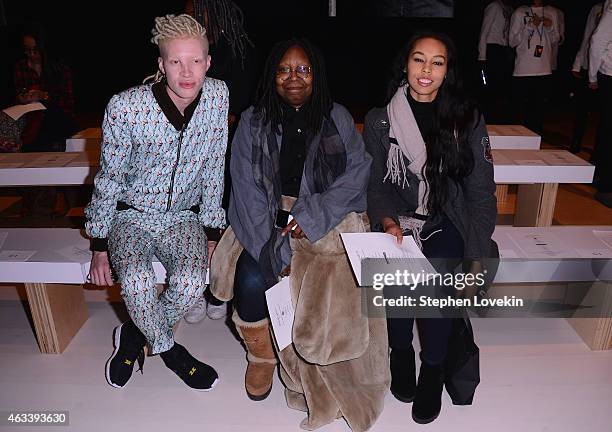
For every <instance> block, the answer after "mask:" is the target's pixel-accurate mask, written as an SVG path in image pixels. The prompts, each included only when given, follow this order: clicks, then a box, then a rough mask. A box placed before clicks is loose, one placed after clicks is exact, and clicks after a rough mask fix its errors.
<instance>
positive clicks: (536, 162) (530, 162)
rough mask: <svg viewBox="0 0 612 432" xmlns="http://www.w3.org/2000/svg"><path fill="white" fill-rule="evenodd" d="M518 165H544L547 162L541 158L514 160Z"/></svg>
mask: <svg viewBox="0 0 612 432" xmlns="http://www.w3.org/2000/svg"><path fill="white" fill-rule="evenodd" d="M514 163H515V164H516V165H537V166H544V165H546V162H544V161H543V160H541V159H517V160H515V161H514Z"/></svg>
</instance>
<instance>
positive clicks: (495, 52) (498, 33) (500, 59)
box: [478, 0, 514, 124]
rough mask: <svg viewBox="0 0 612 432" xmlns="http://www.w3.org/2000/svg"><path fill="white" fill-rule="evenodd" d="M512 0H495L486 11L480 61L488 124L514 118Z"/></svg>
mask: <svg viewBox="0 0 612 432" xmlns="http://www.w3.org/2000/svg"><path fill="white" fill-rule="evenodd" d="M512 11H513V8H512V4H511V1H510V0H494V1H492V2H491V3H489V5H488V6H487V7H486V8H485V11H484V18H483V20H482V27H481V29H480V42H479V44H478V61H479V62H481V67H482V69H481V70H482V71H483V73H484V79H485V81H486V88H487V92H486V100H487V104H486V116H487V122H488V123H494V124H495V123H506V122H508V121H509V117H510V112H509V111H510V107H509V102H510V101H509V100H510V90H509V87H508V82H509V81H510V78H511V77H512V67H513V65H514V50H513V49H512V48H510V45H509V43H508V36H509V33H510V17H511V16H512Z"/></svg>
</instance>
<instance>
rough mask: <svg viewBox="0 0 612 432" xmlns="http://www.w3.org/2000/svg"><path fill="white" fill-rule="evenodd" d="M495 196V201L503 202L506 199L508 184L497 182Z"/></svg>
mask: <svg viewBox="0 0 612 432" xmlns="http://www.w3.org/2000/svg"><path fill="white" fill-rule="evenodd" d="M495 197H496V198H497V202H500V203H505V202H506V201H508V185H507V184H498V185H496V186H495Z"/></svg>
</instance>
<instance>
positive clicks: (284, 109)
mask: <svg viewBox="0 0 612 432" xmlns="http://www.w3.org/2000/svg"><path fill="white" fill-rule="evenodd" d="M369 167H370V157H369V156H368V155H367V154H366V153H365V150H364V146H363V141H362V139H361V136H360V135H359V133H357V131H356V129H355V125H354V122H353V119H352V117H351V115H350V114H349V113H348V111H347V110H346V109H345V108H344V107H342V106H341V105H338V104H336V103H334V102H333V101H332V99H331V96H330V93H329V90H328V87H327V78H326V72H325V68H324V65H323V58H322V56H321V54H320V52H319V51H318V50H317V49H316V48H315V47H313V46H312V45H311V44H310V43H309V42H308V41H306V40H304V39H291V40H287V41H284V42H281V43H278V44H277V45H276V46H275V47H274V48H273V49H272V52H271V53H270V55H269V57H268V59H267V61H266V64H265V68H264V74H263V76H262V78H261V80H260V83H259V87H258V92H257V97H256V103H255V105H254V106H253V107H251V108H249V109H248V110H246V111H245V112H244V113H243V115H242V117H241V119H240V123H239V125H238V129H237V131H236V135H235V136H234V140H233V142H232V157H231V163H230V169H231V173H232V178H233V184H232V192H231V196H230V207H229V213H228V217H229V222H230V226H231V229H232V230H233V231H230V230H228V231H226V233H225V235H224V238H222V239H221V243H220V244H219V246H218V248H217V251H216V252H215V255H213V263H212V273H211V275H212V277H213V280H211V283H212V287H213V292H214V294H215V296H216V297H218V298H224V297H225V299H227V298H228V297H230V296H231V295H233V300H234V309H235V310H234V315H233V321H234V323H235V324H236V327H237V329H238V331H239V334H240V335H241V336H242V338H243V340H244V342H245V345H246V348H247V352H248V355H247V359H248V367H247V371H246V378H245V384H246V391H247V394H248V396H249V397H250V398H251V399H253V400H262V399H264V398H265V397H267V396H268V394H269V393H270V390H271V387H272V377H273V373H274V370H275V364H276V363H277V361H276V357H275V352H274V349H273V346H272V341H271V338H270V329H269V319H268V310H267V306H266V298H265V292H266V290H267V289H268V288H270V287H271V286H273V285H275V284H276V283H278V280H279V275H281V274H287V273H289V272H290V274H291V276H290V280H291V285H292V289H297V290H299V292H294V295H295V296H297V297H299V301H298V306H297V309H296V316H295V320H294V322H293V331H294V335H295V338H294V346H296V347H297V346H298V345H299V343H298V340H297V339H298V338H301V336H300V335H303V333H302V332H301V331H300V330H299V329H300V328H302V327H301V325H300V321H301V320H302V319H305V320H306V321H307V323H306V327H309V326H310V327H309V328H312V327H311V326H312V322H318V323H319V324H321V326H320V327H318V331H317V332H315V333H317V334H321V333H323V334H327V335H331V334H334V336H335V337H336V338H337V339H341V340H345V341H346V340H352V338H353V337H354V334H351V332H350V331H345V330H346V327H345V326H346V325H347V323H348V322H349V320H350V318H351V317H349V316H346V315H343V313H342V312H337V313H335V314H334V312H333V311H332V310H327V309H325V310H322V308H320V307H317V306H315V304H316V302H317V300H320V298H322V297H329V294H327V296H325V295H320V296H319V297H320V298H318V297H317V295H314V298H313V303H308V302H304V303H303V301H304V299H305V298H306V296H307V295H308V293H307V292H305V290H306V289H307V288H308V289H312V290H313V291H316V290H317V289H323V288H324V289H325V290H327V291H325V290H324V291H325V292H328V293H331V292H333V293H334V296H337V297H336V301H337V302H339V303H342V301H343V297H342V296H343V294H341V292H342V291H341V290H342V287H341V286H340V285H341V283H344V285H343V286H347V287H348V286H350V288H347V290H350V291H351V293H357V295H359V294H358V293H359V290H357V289H355V285H354V281H353V276H352V274H351V272H350V267H348V264H347V262H346V257H345V255H344V253H343V252H344V251H343V248H342V246H341V244H342V243H341V241H340V240H339V234H338V232H339V231H341V230H342V229H343V227H344V226H346V224H347V220H349V219H350V218H351V217H352V218H353V219H352V220H357V219H359V221H361V219H360V218H359V216H358V215H357V214H356V213H355V212H363V211H364V210H365V206H366V195H365V192H366V186H367V180H368V173H369ZM232 232H233V235H235V239H236V240H235V243H239V247H238V250H237V251H235V252H232V253H227V252H223V251H224V249H225V243H224V242H225V240H226V236H227V235H228V233H232ZM290 237H291V241H290V240H289V238H290ZM330 239H331V241H330ZM232 242H234V240H232ZM228 243H229V241H228ZM330 244H331V246H330ZM323 245H327V246H325V247H324V246H323ZM338 247H339V248H340V250H339V252H337V251H336V248H338ZM325 248H327V249H325ZM322 249H323V251H322ZM330 251H333V253H331V252H330ZM326 253H327V255H328V258H327V259H329V260H332V261H333V260H338V261H340V262H341V264H340V265H343V266H346V270H347V272H348V276H347V277H346V278H345V279H344V280H343V281H342V282H338V284H336V283H335V282H334V286H333V287H330V286H329V281H330V279H334V277H335V274H336V272H337V269H338V266H339V265H338V264H337V263H334V264H331V263H329V262H328V261H326V262H328V265H326V266H324V267H325V268H326V271H325V272H321V271H320V266H319V268H318V269H312V270H310V271H309V270H304V268H308V265H307V264H306V263H305V262H304V261H303V260H302V261H300V263H299V265H298V263H296V256H297V255H300V254H306V255H308V254H309V256H311V257H313V256H316V255H317V254H320V255H321V256H322V255H325V254H326ZM332 255H333V257H332ZM300 256H302V257H303V256H304V255H300ZM226 257H230V258H231V257H234V258H235V276H234V278H233V293H231V294H228V293H227V292H225V293H224V292H223V290H224V289H227V288H226V287H224V286H223V285H224V284H221V283H219V284H216V283H215V280H214V278H216V277H218V275H219V274H220V272H219V270H217V268H216V263H220V262H225V261H226ZM321 259H324V258H321ZM216 260H218V261H216ZM290 264H291V266H290V268H289V267H288V266H289V265H290ZM319 264H320V262H319ZM304 272H305V273H304ZM310 272H312V273H310ZM308 275H313V276H314V275H317V279H316V280H317V282H313V279H312V277H310V279H309V280H307V279H308V277H307V276H308ZM302 277H303V278H304V279H303V280H302V279H300V278H302ZM336 280H337V279H334V281H336ZM347 281H348V282H347ZM309 284H310V286H308V285H309ZM225 285H226V284H225ZM306 303H308V306H307V307H306V306H305V308H306V309H304V310H307V311H308V312H306V313H305V315H306V316H300V313H301V312H300V311H304V310H302V308H301V307H300V306H299V304H306ZM335 307H338V305H337V304H336V306H335ZM317 314H320V315H321V316H322V318H321V320H319V319H317V318H315V315H317ZM354 315H355V316H354V317H353V318H355V319H357V320H360V319H364V317H363V316H362V314H361V311H360V309H357V312H356V313H355V314H354ZM334 317H339V318H341V319H345V321H344V322H343V327H342V329H339V328H337V327H333V326H330V327H331V328H328V327H327V326H326V325H325V324H324V323H323V321H325V323H328V322H331V321H332V320H333V318H334ZM360 322H361V321H360ZM361 329H362V328H361V327H360V330H359V331H357V330H356V333H358V334H359V336H358V337H355V341H356V343H361V342H362V339H360V337H361V336H362V333H361ZM328 330H329V331H328ZM334 332H336V333H334ZM304 333H309V332H308V331H307V330H305V332H304ZM310 333H312V332H310ZM365 334H366V336H365V338H364V339H365V345H366V346H367V340H368V339H367V320H366V321H365ZM330 337H331V336H330ZM382 339H386V338H385V333H384V329H383V333H382ZM330 343H331V342H330V341H329V340H326V341H325V342H323V343H322V344H321V345H318V344H312V345H310V346H311V347H313V346H314V347H317V348H316V349H319V348H320V349H322V350H325V349H328V348H329V344H330ZM302 348H303V347H302ZM296 349H298V348H296ZM291 350H292V348H291V347H287V348H285V349H284V350H282V351H281V353H280V354H279V355H280V358H281V362H282V365H283V367H282V368H281V375H282V376H283V382H284V383H285V385H286V386H287V389H288V393H289V394H291V395H292V397H295V398H296V399H295V400H293V399H292V400H293V401H294V402H295V404H294V403H291V402H290V400H289V399H290V398H289V396H288V403H289V404H290V406H292V407H294V408H295V407H296V406H295V405H296V404H298V405H299V404H301V405H300V406H302V407H303V409H304V410H308V411H309V420H308V421H309V422H310V423H309V424H310V426H312V427H313V428H314V427H316V426H318V425H320V424H325V423H326V422H330V421H333V420H334V419H335V418H336V416H337V415H338V412H339V411H341V408H339V407H337V405H336V404H338V403H340V402H331V401H333V400H334V397H332V394H335V393H334V389H330V388H327V390H325V389H326V384H324V383H322V382H318V385H317V388H318V393H317V394H315V395H310V394H308V395H306V402H304V396H303V394H302V395H298V393H299V390H296V388H298V387H299V386H298V387H296V386H292V385H291V384H289V382H293V383H295V382H297V381H299V376H298V375H299V373H298V372H297V368H292V367H291V366H288V365H287V364H286V363H285V360H283V358H284V357H283V356H284V355H291V356H292V361H293V362H295V361H302V362H303V361H305V360H304V359H308V358H311V357H310V355H309V354H312V353H311V352H310V351H309V350H303V351H302V352H301V353H302V354H304V356H303V357H301V359H299V360H298V357H297V356H294V355H293V354H291V353H292V351H291ZM364 350H365V348H364V349H363V350H361V351H360V352H358V353H357V354H355V357H358V356H359V355H361V354H363V352H364ZM384 350H385V355H386V340H385V343H384ZM305 351H308V354H307V353H306V352H305ZM368 358H370V357H368ZM309 361H310V360H309ZM312 363H317V365H313V364H311V363H305V364H304V365H301V366H300V371H305V370H306V369H307V368H309V367H313V368H314V367H318V365H320V364H322V363H325V361H316V362H312ZM381 364H382V362H381ZM311 373H312V375H311V377H314V376H316V377H320V376H322V375H323V372H311ZM283 374H284V375H283ZM347 376H348V375H347ZM345 377H346V376H345ZM330 379H331V378H330ZM363 379H364V381H367V380H368V379H370V377H369V376H368V377H363ZM332 381H333V379H332ZM382 381H383V383H382V385H381V386H379V388H378V387H377V389H378V390H380V395H379V396H380V400H379V398H377V397H375V396H372V397H371V399H369V400H372V399H373V400H375V401H376V402H375V403H372V406H373V408H372V410H374V411H376V409H377V408H381V406H382V405H380V406H379V404H378V402H380V404H382V398H383V397H384V392H386V388H385V384H384V377H383V380H382ZM327 383H329V382H327ZM344 385H346V382H345V383H344ZM303 387H304V388H305V387H306V386H303ZM332 387H333V386H332ZM372 388H373V387H369V389H370V391H371V390H372ZM345 390H346V389H345ZM354 391H355V393H359V391H360V390H359V389H358V384H355V389H354ZM364 391H367V390H365V389H364ZM302 393H304V390H302ZM348 393H350V392H348ZM348 393H347V392H346V391H345V392H344V393H343V394H339V395H338V398H339V399H342V397H345V396H346V395H347V394H348ZM323 394H325V396H323ZM320 397H323V398H324V399H325V402H321V400H322V399H319V398H320ZM311 398H314V399H311ZM356 398H358V396H357V397H356ZM298 399H299V400H301V402H296V400H298ZM366 399H367V398H366ZM313 400H314V401H315V402H313ZM317 403H318V404H322V405H325V408H320V409H319V406H318V405H317ZM332 406H335V407H336V409H335V410H334V409H332V408H331V407H332ZM344 406H345V407H346V405H344ZM355 406H356V405H355ZM323 411H324V412H325V414H324V415H323V414H321V412H323ZM331 411H333V413H331V414H330V412H331ZM355 411H357V410H356V409H355ZM364 413H366V414H364ZM342 414H343V415H344V414H345V413H344V412H342ZM317 416H321V417H317ZM330 416H331V418H330ZM356 416H363V417H367V418H368V420H367V421H371V422H373V421H374V420H375V419H376V417H377V414H374V413H372V411H371V410H369V409H363V410H360V412H359V413H356ZM349 417H350V416H349ZM323 418H324V419H323ZM350 418H351V419H352V418H353V417H350ZM315 419H318V420H315ZM364 422H365V421H364ZM356 429H360V428H359V427H357V428H356Z"/></svg>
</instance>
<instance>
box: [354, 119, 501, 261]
mask: <svg viewBox="0 0 612 432" xmlns="http://www.w3.org/2000/svg"><path fill="white" fill-rule="evenodd" d="M363 139H364V142H365V146H366V151H367V152H368V153H369V154H370V155H371V156H372V159H373V160H372V171H371V174H370V182H369V185H368V216H369V217H370V222H371V224H372V231H376V230H378V231H381V230H382V225H381V219H382V218H383V217H391V218H393V219H396V220H397V217H398V215H411V214H412V213H414V211H415V210H416V208H417V201H418V183H419V181H418V179H417V178H416V176H415V175H414V174H412V173H410V172H409V173H408V175H409V178H408V181H409V186H407V187H406V188H404V189H402V188H401V187H400V186H397V185H395V184H392V183H391V182H390V181H386V182H384V183H383V181H382V179H383V178H384V177H385V174H386V172H387V165H386V163H387V155H388V153H389V117H388V115H387V109H386V107H382V108H374V109H372V110H370V112H369V113H368V114H367V115H366V119H365V125H364V129H363ZM469 140H470V144H471V147H472V151H473V153H474V169H473V170H472V173H471V174H470V175H469V176H468V177H467V178H466V179H465V180H464V182H463V186H457V185H456V184H455V182H450V183H449V194H448V196H449V197H451V199H450V200H449V201H448V202H447V203H446V204H445V205H444V208H443V210H444V213H445V214H446V216H447V217H448V218H449V219H450V220H451V221H452V222H453V224H454V225H455V226H456V227H457V229H458V230H459V232H460V233H461V236H462V237H463V241H464V244H465V258H468V259H480V258H484V257H488V256H489V253H490V249H491V236H492V234H493V230H494V229H495V219H496V216H497V201H496V198H495V195H494V193H495V182H494V180H493V160H492V158H491V148H490V145H489V136H488V134H487V129H486V125H485V122H484V119H483V118H482V117H480V118H479V119H478V122H477V124H476V125H475V127H474V128H473V130H472V133H471V134H470V138H469ZM406 165H408V161H406Z"/></svg>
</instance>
